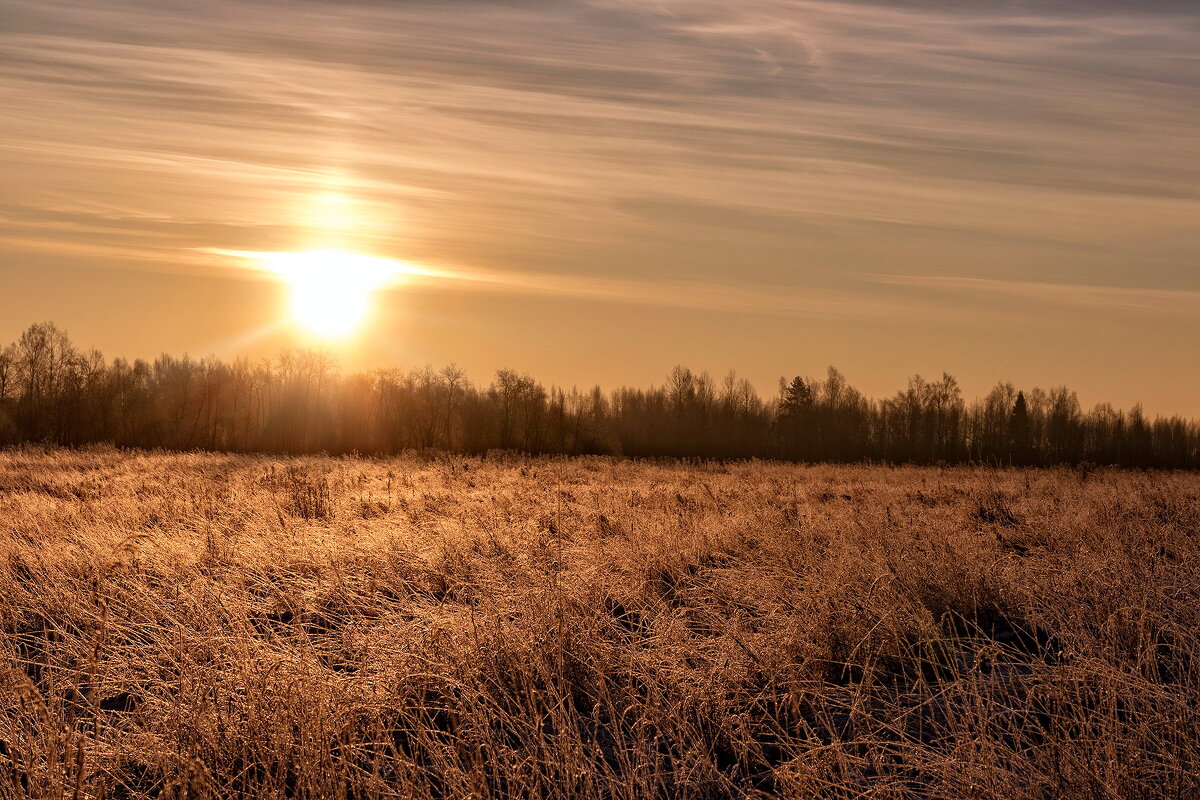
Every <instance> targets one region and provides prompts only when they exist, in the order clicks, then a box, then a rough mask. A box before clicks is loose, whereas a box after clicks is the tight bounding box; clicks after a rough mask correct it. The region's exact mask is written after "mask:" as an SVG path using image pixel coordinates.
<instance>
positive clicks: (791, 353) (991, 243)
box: [0, 0, 1200, 417]
mask: <svg viewBox="0 0 1200 800" xmlns="http://www.w3.org/2000/svg"><path fill="white" fill-rule="evenodd" d="M951 5H952V6H953V10H948V9H947V7H948V6H951ZM1081 7H1085V9H1086V10H1085V11H1080V10H1079V9H1080V8H1081ZM1147 8H1149V9H1150V10H1147ZM1197 53H1200V9H1198V8H1197V7H1196V5H1195V4H1194V3H1186V2H1159V3H1133V2H1113V1H1112V0H1098V1H1097V2H1088V3H1086V4H1085V3H1070V2H1066V0H1027V1H1026V2H1012V3H1007V4H1006V3H985V2H974V1H973V0H968V2H963V3H955V4H947V3H934V2H901V3H882V2H877V3H871V2H788V1H786V0H775V1H773V2H765V1H763V0H741V2H738V3H729V2H715V1H713V2H709V1H708V0H687V1H686V2H685V1H684V0H645V1H644V2H635V1H634V0H590V1H589V2H582V1H581V0H556V1H555V2H550V0H545V1H541V0H506V1H505V2H486V1H485V0H451V1H450V2H447V1H446V0H442V2H432V1H429V2H422V1H416V2H403V3H399V2H397V3H385V2H378V0H374V1H371V0H361V1H360V2H353V0H352V1H351V2H338V3H334V2H316V0H308V1H305V0H301V1H300V2H289V3H282V2H253V3H252V2H228V1H227V0H217V1H215V2H204V3H189V2H183V1H182V0H171V1H170V2H161V3H153V4H145V3H132V2H127V3H125V2H58V1H56V0H37V1H36V2H35V1H34V0H0V105H2V107H3V109H4V112H3V114H0V175H3V176H4V180H3V181H0V342H4V341H11V340H12V339H14V338H15V337H16V336H17V335H18V334H19V332H20V331H21V330H22V329H23V328H25V327H26V326H27V325H29V324H30V323H32V322H35V321H40V320H46V319H49V320H54V321H55V322H57V323H58V324H59V325H60V326H61V327H64V328H65V329H67V330H68V331H69V332H70V334H71V335H72V337H73V338H74V339H75V340H76V341H77V342H78V343H80V344H83V345H89V346H91V345H94V346H96V347H99V348H100V349H101V350H103V351H104V352H105V353H106V354H108V355H124V356H127V357H147V356H153V355H155V354H157V353H158V352H161V351H169V352H173V353H182V352H185V351H187V352H190V353H192V354H194V355H207V354H216V355H220V356H234V355H238V354H246V355H251V356H263V355H269V354H272V353H274V352H277V351H278V350H279V349H280V348H281V347H283V346H285V345H287V344H288V343H290V342H299V343H304V342H305V341H306V339H305V337H303V336H302V335H300V334H298V333H297V332H296V330H295V329H294V327H293V326H291V325H288V324H281V320H282V319H285V318H286V317H287V308H286V292H287V288H286V287H285V286H284V285H283V284H281V283H279V282H278V281H272V280H266V279H264V278H263V275H262V274H261V272H260V271H255V270H253V269H248V268H247V264H246V261H245V259H239V258H237V257H234V256H231V255H229V254H228V252H229V251H255V252H266V251H270V252H280V251H303V250H307V249H311V248H330V247H333V248H339V249H343V250H347V251H351V252H357V253H364V254H369V255H374V256H380V257H386V258H391V259H398V260H402V261H405V262H411V263H412V264H414V265H417V266H418V267H419V268H420V269H421V270H424V271H425V272H427V273H429V274H426V275H423V276H414V277H412V278H410V279H408V280H406V281H404V282H402V283H401V284H399V285H397V286H395V287H393V288H390V289H388V290H386V291H382V292H379V293H378V294H377V295H376V297H375V303H374V310H373V313H372V315H371V317H370V318H369V319H368V321H367V322H366V324H364V326H363V327H362V328H361V329H360V330H359V332H358V334H357V335H356V336H355V337H353V338H352V339H351V340H348V341H345V342H342V343H339V344H337V345H336V348H337V349H338V351H339V353H340V355H341V359H342V362H343V363H344V364H345V365H346V366H348V367H354V368H358V367H369V366H376V365H388V366H414V365H417V366H419V365H424V364H425V363H427V362H428V363H433V364H438V365H440V364H445V363H448V362H451V361H453V362H457V363H458V364H459V365H460V366H463V367H464V368H465V369H467V371H468V373H469V374H471V375H472V377H474V378H475V379H477V380H486V379H487V378H488V376H489V375H490V373H491V372H492V371H493V370H494V369H496V368H498V367H513V368H516V369H520V370H525V371H529V372H531V373H533V374H534V375H536V376H537V377H538V378H540V379H542V380H544V381H548V382H555V383H560V384H565V385H571V384H580V385H590V384H592V383H594V382H600V383H601V384H602V385H604V386H606V387H612V386H614V385H617V384H633V385H647V384H650V383H654V382H659V381H661V379H662V377H663V375H664V374H665V373H666V372H667V371H668V370H669V369H670V367H671V366H672V365H673V364H675V363H685V364H687V365H689V366H691V367H693V368H694V369H707V370H709V371H711V372H713V373H714V374H718V375H720V374H723V373H724V372H726V371H727V370H728V369H729V368H731V367H735V368H737V370H738V372H739V374H741V375H744V376H746V377H749V378H750V379H751V380H752V381H753V382H754V383H755V384H756V385H757V386H758V387H759V389H760V390H761V391H763V392H771V391H773V390H774V383H775V381H776V379H777V378H778V377H779V376H780V375H783V374H787V375H792V374H797V373H799V374H818V373H820V372H822V371H823V369H824V367H825V365H827V364H831V363H832V364H836V365H838V366H839V367H840V368H841V369H842V370H843V371H844V372H845V373H846V374H847V376H848V378H849V379H850V380H851V381H852V382H853V383H854V384H855V385H857V386H858V387H859V388H860V389H862V390H863V391H865V392H866V393H868V394H870V395H875V396H880V395H884V394H890V393H891V392H893V391H894V390H895V389H897V388H899V387H900V386H901V385H902V384H903V382H904V380H905V378H906V377H907V376H908V375H911V374H913V373H917V372H920V373H923V374H925V375H927V376H931V377H933V376H937V375H940V373H941V372H942V371H949V372H951V373H952V374H954V375H956V376H958V378H959V379H960V381H961V382H962V384H963V386H964V388H965V390H966V393H967V395H968V396H974V395H976V394H981V393H983V392H986V390H987V389H988V388H989V387H990V385H991V384H993V383H994V382H995V381H996V380H1001V379H1004V380H1012V381H1014V382H1016V383H1017V384H1018V385H1021V386H1024V387H1031V386H1033V385H1042V386H1049V385H1053V384H1059V383H1066V384H1067V385H1069V386H1071V387H1072V388H1075V389H1077V390H1078V391H1079V393H1080V396H1081V399H1082V400H1083V401H1084V403H1085V404H1091V403H1094V402H1096V401H1099V400H1109V401H1112V402H1114V403H1116V404H1119V405H1123V406H1128V405H1131V404H1133V403H1134V402H1138V401H1142V402H1144V403H1145V405H1146V407H1147V409H1148V410H1149V411H1151V412H1157V413H1168V414H1172V413H1179V414H1184V415H1186V416H1191V417H1195V416H1200V371H1198V370H1197V364H1198V363H1200V359H1198V358H1197V355H1196V354H1197V352H1198V351H1200V259H1198V256H1200V202H1198V201H1200V58H1198V57H1197ZM331 346H332V345H331Z"/></svg>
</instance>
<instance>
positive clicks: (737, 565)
mask: <svg viewBox="0 0 1200 800" xmlns="http://www.w3.org/2000/svg"><path fill="white" fill-rule="evenodd" d="M1198 564H1200V476H1197V475H1196V474H1191V473H1139V472H1128V471H1117V470H1104V469H1100V470H1068V469H1058V470H994V469H984V468H946V469H938V468H915V467H913V468H890V467H880V466H808V467H806V466H789V465H783V464H768V463H738V464H727V465H723V464H716V463H701V464H673V463H671V464H668V463H664V464H652V463H638V462H630V461H620V460H610V459H603V458H594V459H593V458H582V459H552V458H546V459H523V458H516V457H507V458H506V457H499V458H488V459H481V458H462V457H448V456H447V457H441V458H435V457H429V458H422V457H417V456H411V457H403V458H397V459H387V460H367V459H334V458H322V457H311V458H307V457H306V458H294V459H292V458H279V457H265V456H231V455H214V454H175V455H173V454H161V453H158V454H149V453H136V452H134V453H122V452H117V451H114V450H106V449H97V450H90V451H55V450H49V451H46V450H40V449H24V450H15V451H7V452H4V453H0V629H2V633H0V797H3V798H10V797H11V798H25V797H30V798H59V797H70V798H101V797H103V798H134V797H136V798H142V797H162V798H184V797H187V798H204V797H254V798H259V797H262V798H281V797H298V798H333V797H337V798H356V799H357V798H362V799H364V800H365V799H366V798H392V797H394V798H410V797H411V798H425V797H431V798H432V797H437V798H458V797H496V798H501V797H502V798H510V797H512V798H518V797H520V798H551V797H554V798H628V799H629V800H634V799H635V798H656V797H657V798H725V797H729V798H735V797H767V796H785V797H796V798H800V797H830V798H833V797H846V798H849V797H874V798H901V797H912V798H918V797H919V798H1103V797H1107V798H1135V797H1164V798H1165V797H1171V798H1188V797H1197V796H1200V778H1198V777H1197V776H1198V775H1200V577H1198V575H1197V565H1198Z"/></svg>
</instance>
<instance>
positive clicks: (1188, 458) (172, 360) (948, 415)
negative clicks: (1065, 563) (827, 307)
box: [0, 323, 1200, 468]
mask: <svg viewBox="0 0 1200 800" xmlns="http://www.w3.org/2000/svg"><path fill="white" fill-rule="evenodd" d="M22 442H47V443H52V444H60V445H82V444H88V443H93V442H109V443H112V444H115V445H118V446H122V447H142V448H155V447H159V448H169V449H181V450H187V449H196V448H204V449H213V450H230V451H266V452H281V453H300V452H320V451H325V452H330V453H350V452H358V453H394V452H397V451H400V450H405V449H418V450H419V449H435V450H446V451H455V452H466V453H486V452H487V451H489V450H493V449H502V450H520V451H525V452H531V453H570V454H574V453H608V454H625V455H630V456H639V457H647V456H648V457H657V456H669V457H686V458H754V457H762V458H786V459H793V460H804V461H816V460H825V461H854V460H859V459H864V458H869V459H880V460H888V461H893V462H914V463H937V462H962V461H969V460H975V461H984V462H988V463H1013V464H1032V465H1038V464H1058V463H1078V462H1083V461H1089V462H1094V463H1097V464H1121V465H1127V466H1133V467H1176V468H1200V424H1198V423H1197V421H1195V420H1185V419H1181V418H1178V417H1172V418H1168V419H1164V418H1158V419H1150V418H1148V417H1147V416H1146V415H1145V413H1144V412H1143V411H1142V408H1141V406H1135V407H1134V408H1132V409H1131V410H1129V411H1127V412H1126V411H1121V410H1118V409H1114V408H1113V407H1112V406H1110V405H1108V404H1100V405H1098V406H1096V407H1095V408H1094V409H1092V410H1091V411H1087V412H1084V411H1083V410H1082V409H1081V408H1080V406H1079V400H1078V398H1077V397H1076V396H1075V394H1074V392H1071V391H1070V390H1068V389H1067V388H1066V387H1062V386H1059V387H1055V388H1053V389H1050V390H1049V391H1044V390H1042V389H1037V388H1034V389H1031V390H1030V391H1028V392H1026V391H1024V390H1017V389H1016V387H1014V386H1013V385H1012V384H1009V383H1000V384H997V385H996V387H995V388H993V389H992V390H991V391H990V392H989V393H988V394H987V395H986V396H985V397H983V398H981V399H980V400H978V401H975V402H974V403H971V404H968V403H967V402H966V401H965V400H964V399H963V397H962V391H961V389H960V388H959V386H958V383H957V381H955V379H954V378H953V377H952V376H950V375H942V377H941V379H940V380H937V381H927V380H925V379H924V378H922V377H921V376H920V375H914V376H913V377H912V378H910V379H909V381H908V385H907V386H906V387H905V388H904V389H902V390H901V391H899V392H897V393H896V394H895V395H893V396H891V397H888V398H885V399H883V400H877V401H876V400H869V399H868V398H866V397H864V396H863V395H862V394H861V393H860V392H858V391H857V390H856V389H855V388H854V387H853V386H851V385H850V384H849V382H848V381H847V380H846V378H845V376H843V375H842V373H840V372H839V371H838V370H836V369H834V368H833V367H830V368H829V370H828V371H827V373H826V374H825V376H824V378H821V379H815V378H806V377H801V376H796V377H794V378H792V379H791V380H790V381H785V380H783V379H780V383H779V395H778V397H776V398H772V399H771V400H769V401H764V400H763V399H762V398H760V397H759V396H758V394H757V393H756V392H755V391H754V388H753V387H752V386H751V385H750V384H749V383H748V382H747V381H745V380H743V379H739V378H738V377H737V375H736V374H735V373H733V372H730V373H729V374H728V375H726V376H725V378H724V379H723V380H722V382H721V383H720V384H719V385H718V384H717V383H715V382H714V381H713V380H712V378H711V377H709V375H708V374H707V373H695V372H693V371H692V370H690V369H688V368H687V367H684V366H678V367H675V368H674V369H673V370H672V371H671V373H670V374H669V375H668V376H667V379H666V381H665V383H664V384H663V385H662V386H658V387H650V388H644V389H633V388H618V389H616V390H615V391H613V392H611V393H610V394H607V395H606V394H605V393H604V392H603V391H601V389H600V387H598V386H596V387H593V388H592V389H591V390H590V391H587V392H581V391H579V390H577V389H575V388H572V389H570V390H567V389H564V388H559V387H553V386H552V387H549V388H547V387H545V386H543V385H542V384H541V383H539V382H538V381H537V380H535V379H534V378H533V377H532V376H530V375H527V374H523V373H519V372H517V371H515V370H508V369H506V370H500V371H499V372H497V373H496V375H495V378H494V380H493V381H492V382H491V383H490V384H489V385H487V386H477V385H475V384H473V383H472V382H471V381H470V380H468V379H467V377H466V375H465V374H464V373H463V372H462V371H461V370H459V369H458V368H457V367H454V366H451V367H447V368H445V369H442V370H435V369H433V368H432V367H424V368H419V369H413V370H408V371H404V370H396V369H388V370H376V371H374V372H370V373H365V374H353V375H345V374H342V373H341V372H340V370H339V369H338V366H337V363H336V362H335V360H334V359H333V358H332V357H331V356H330V355H329V354H327V353H320V352H308V351H288V352H285V353H282V354H281V355H280V356H279V357H278V358H277V359H274V360H272V361H263V362H259V363H251V362H249V361H246V360H244V359H239V360H236V361H234V362H232V363H225V362H222V361H219V360H216V359H211V358H207V359H201V360H195V359H193V358H190V357H188V356H186V355H185V356H182V357H175V356H170V355H162V356H160V357H159V358H157V359H155V360H154V361H153V362H147V361H140V360H139V361H134V362H132V363H130V362H127V361H125V360H123V359H119V358H118V359H115V360H113V361H111V362H108V361H106V360H105V359H104V358H103V357H102V356H101V354H100V353H98V352H96V351H94V350H92V351H88V352H83V351H80V350H79V349H77V348H76V347H75V346H74V345H73V344H72V343H71V341H70V339H69V338H68V337H67V335H66V334H65V333H64V332H63V331H61V330H59V329H58V328H57V327H55V326H54V325H53V324H51V323H40V324H37V325H33V326H31V327H30V328H29V329H28V330H26V331H25V332H24V333H23V334H22V335H21V337H20V338H19V340H18V341H17V342H15V343H13V344H10V345H8V346H6V347H3V348H0V444H18V443H22Z"/></svg>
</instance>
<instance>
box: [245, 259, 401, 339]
mask: <svg viewBox="0 0 1200 800" xmlns="http://www.w3.org/2000/svg"><path fill="white" fill-rule="evenodd" d="M263 256H265V258H263V260H264V261H265V262H266V264H267V266H268V267H270V268H271V269H272V270H273V271H275V272H276V273H278V275H279V276H280V278H282V280H283V281H284V282H285V283H287V284H288V285H289V286H290V287H291V293H292V297H291V313H292V319H293V320H294V321H295V322H296V323H297V324H298V325H299V326H300V327H302V328H304V329H306V330H308V331H309V332H310V333H312V334H314V335H316V336H320V337H323V338H340V337H344V336H348V335H350V334H351V333H353V332H354V331H355V330H357V329H358V327H359V326H360V325H361V324H362V322H363V320H364V319H366V317H367V315H368V314H369V313H370V310H371V299H372V295H373V294H374V293H375V291H376V290H377V289H380V288H382V287H383V286H384V285H386V284H387V283H388V282H389V281H390V280H392V278H393V277H394V276H395V275H396V273H397V264H396V263H395V262H393V261H390V260H389V259H385V258H375V257H372V256H364V255H359V254H357V253H347V252H344V251H341V250H308V251H305V252H299V253H269V254H263Z"/></svg>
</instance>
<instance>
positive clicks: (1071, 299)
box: [870, 275, 1200, 316]
mask: <svg viewBox="0 0 1200 800" xmlns="http://www.w3.org/2000/svg"><path fill="white" fill-rule="evenodd" d="M870 280H871V281H873V282H875V283H880V284H886V285H888V286H898V287H904V288H910V289H918V290H927V291H936V292H944V293H956V294H964V295H973V296H975V297H976V298H985V299H993V300H997V299H1012V300H1019V301H1021V302H1023V303H1028V304H1030V305H1039V306H1047V305H1048V306H1060V307H1072V308H1078V309H1086V310H1096V311H1101V312H1133V313H1139V314H1186V315H1191V316H1200V291H1191V290H1186V289H1150V288H1144V287H1130V286H1089V285H1081V284H1064V283H1043V282H1038V281H1010V280H998V279H993V278H967V277H961V276H945V275H943V276H935V275H874V276H871V277H870Z"/></svg>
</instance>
